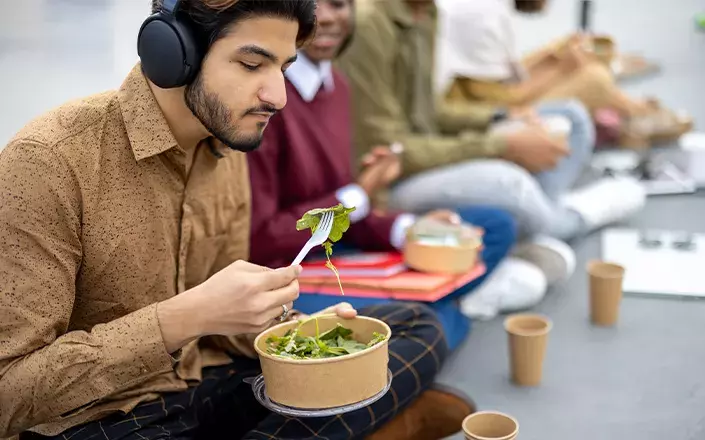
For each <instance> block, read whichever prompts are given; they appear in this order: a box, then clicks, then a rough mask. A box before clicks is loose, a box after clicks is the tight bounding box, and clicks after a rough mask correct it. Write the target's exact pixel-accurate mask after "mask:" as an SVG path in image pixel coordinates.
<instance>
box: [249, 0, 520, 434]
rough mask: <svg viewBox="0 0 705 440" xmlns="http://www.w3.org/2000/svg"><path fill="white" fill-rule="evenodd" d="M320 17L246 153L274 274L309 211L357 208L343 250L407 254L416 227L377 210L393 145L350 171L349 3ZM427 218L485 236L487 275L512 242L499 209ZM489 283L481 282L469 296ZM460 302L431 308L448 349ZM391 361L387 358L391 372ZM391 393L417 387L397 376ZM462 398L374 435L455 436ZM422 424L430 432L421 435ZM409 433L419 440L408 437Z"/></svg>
mask: <svg viewBox="0 0 705 440" xmlns="http://www.w3.org/2000/svg"><path fill="white" fill-rule="evenodd" d="M316 15H317V21H318V30H317V33H316V37H315V39H314V40H313V41H312V42H311V43H310V44H309V45H308V46H306V47H305V49H304V50H302V51H300V52H299V54H298V59H297V61H296V62H295V63H294V64H293V65H292V66H291V67H290V68H289V69H288V70H287V71H286V72H285V77H286V81H285V84H286V94H287V105H286V107H285V108H284V109H283V110H281V111H279V112H278V113H277V114H276V115H274V116H273V117H272V118H271V119H270V122H269V125H268V126H267V128H266V130H265V132H264V137H263V141H262V144H261V146H260V147H259V149H258V150H256V151H254V152H252V153H250V154H248V162H249V166H250V180H251V184H252V185H251V188H252V226H251V246H250V260H251V261H252V262H254V263H257V264H261V265H265V266H270V267H280V266H285V265H288V264H290V263H291V261H292V260H293V259H294V258H295V257H296V255H297V254H298V252H299V251H300V250H301V248H302V247H303V246H304V244H305V243H306V241H307V240H308V238H309V235H307V234H305V233H302V232H299V231H297V230H296V228H295V224H296V221H297V220H298V219H299V218H300V217H301V216H302V215H303V214H304V213H305V212H306V211H308V210H311V209H315V208H325V207H330V206H334V205H336V204H338V203H342V204H343V205H345V206H348V207H350V206H354V207H355V208H356V210H355V211H353V212H352V214H351V223H352V224H351V227H350V229H349V230H348V231H347V232H346V233H345V235H344V236H343V243H344V245H347V246H350V247H354V248H358V249H361V250H365V251H384V250H398V249H401V248H402V247H403V244H404V238H405V232H406V230H407V228H408V227H410V226H411V225H413V223H414V222H415V221H416V220H417V218H416V217H415V216H414V215H412V214H409V213H393V214H392V213H381V212H378V211H376V210H374V209H373V208H372V206H371V205H372V203H371V201H370V199H371V195H372V194H374V193H375V192H376V191H377V190H378V189H381V188H383V187H385V186H386V185H387V184H389V183H390V182H391V181H393V180H394V179H396V178H397V177H398V175H399V171H400V167H399V161H398V158H396V156H395V155H394V154H391V153H390V152H389V151H390V149H389V148H387V147H386V146H383V147H380V148H379V149H378V150H377V151H378V152H379V151H380V150H382V151H387V153H388V154H386V155H387V158H386V159H385V160H381V161H375V163H374V164H373V165H371V166H366V167H364V169H363V170H362V172H361V173H360V174H359V175H358V176H357V177H356V176H355V175H354V172H353V168H354V167H353V163H352V157H353V152H352V150H351V149H352V142H351V141H352V133H351V114H350V96H349V89H348V85H347V81H346V79H345V78H344V76H343V75H342V73H341V72H339V71H338V70H336V69H335V68H333V67H332V65H331V60H332V59H333V58H335V56H336V55H337V54H338V53H339V52H340V51H341V49H342V48H343V47H344V46H345V44H346V41H347V39H348V38H349V36H350V35H351V31H352V24H353V23H352V16H353V14H352V0H319V3H318V9H317V12H316ZM427 216H430V217H434V218H436V219H441V220H445V221H449V222H460V221H461V219H462V220H464V221H466V222H469V223H471V224H473V225H475V226H477V227H478V228H479V229H481V230H482V231H484V244H485V250H484V251H483V260H484V262H485V264H486V266H487V268H488V273H491V272H492V271H493V270H494V268H495V267H496V266H497V264H498V263H499V262H500V261H501V260H502V259H503V258H504V257H505V256H506V255H507V254H508V252H509V250H510V248H511V247H512V245H513V244H514V239H515V229H514V221H513V219H512V218H511V216H510V215H509V214H508V213H506V212H504V211H501V210H498V209H494V208H491V207H469V208H467V209H462V210H460V212H459V213H453V212H449V211H437V212H432V213H429V214H427ZM338 249H340V248H338ZM483 280H484V277H483V278H482V279H479V280H476V281H475V282H474V283H473V284H472V285H471V286H468V288H467V289H465V290H464V292H463V293H465V292H467V291H468V290H472V289H473V288H474V287H476V286H478V285H479V284H480V283H482V282H483ZM456 296H457V295H453V296H451V297H449V298H447V299H445V300H442V301H439V302H437V303H434V304H431V305H430V306H431V307H432V308H433V309H434V310H435V311H436V313H437V314H438V316H439V317H440V319H441V322H442V324H443V327H444V330H445V333H446V338H447V340H448V343H449V346H450V348H454V347H455V346H457V345H458V343H459V342H460V341H461V340H462V339H463V338H464V336H465V335H466V334H467V332H468V322H467V319H466V318H465V317H464V316H462V314H461V313H460V312H459V311H458V307H457V303H456V301H455V299H456ZM345 299H346V301H348V302H349V303H351V304H352V305H353V307H355V308H356V309H358V310H361V312H362V313H364V308H365V307H367V306H371V305H374V304H376V303H378V302H380V301H381V300H375V299H369V298H364V299H363V298H351V297H346V298H345ZM339 301H340V298H339V297H323V296H318V295H302V296H301V297H300V298H299V299H298V300H297V302H296V303H295V307H296V309H297V310H300V311H302V312H304V313H309V312H312V311H314V310H321V309H323V308H325V307H328V306H332V305H334V304H336V303H338V302H339ZM394 362H395V360H394V359H393V357H390V365H391V364H392V363H394ZM441 362H442V360H441ZM415 367H416V368H417V369H418V368H421V367H420V366H418V365H416V366H415ZM412 382H413V381H412ZM393 386H399V387H412V388H413V387H414V385H413V384H412V383H410V382H409V383H404V382H403V381H401V380H400V381H397V378H396V377H395V384H393ZM465 400H466V399H465V398H464V397H462V393H459V392H457V391H454V390H448V389H439V388H438V387H437V386H434V387H432V389H430V390H428V391H426V392H424V393H421V394H420V396H419V397H418V398H417V399H416V400H415V401H414V403H413V404H411V405H410V406H408V407H407V408H406V409H405V410H404V411H403V412H402V413H401V415H400V417H397V418H395V419H393V420H392V421H391V422H389V423H387V424H386V425H385V426H383V427H382V429H381V430H379V431H377V432H376V433H375V434H373V436H372V437H368V438H374V439H376V438H379V439H386V440H393V439H396V438H400V439H401V438H405V439H412V438H413V439H415V438H419V439H421V438H442V437H445V436H447V435H448V432H455V431H456V430H458V429H459V423H460V422H461V421H462V420H461V419H462V418H461V417H458V415H459V414H465V413H466V411H463V410H461V409H460V408H464V407H466V406H467V402H466V401H465ZM422 413H423V414H424V416H423V417H422V416H421V414H422ZM429 414H433V416H429ZM419 424H422V425H424V426H422V427H421V428H419V426H418V425H419ZM429 424H431V425H432V426H428V425H429ZM444 425H445V426H444ZM410 430H411V431H416V432H417V434H418V433H421V436H410V435H409V431H410ZM448 430H450V431H448ZM430 433H432V434H433V435H431V434H430ZM436 434H443V435H436ZM429 435H430V436H429Z"/></svg>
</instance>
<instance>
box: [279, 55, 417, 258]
mask: <svg viewBox="0 0 705 440" xmlns="http://www.w3.org/2000/svg"><path fill="white" fill-rule="evenodd" d="M284 75H285V76H286V79H288V80H289V82H290V83H291V84H292V85H293V86H294V88H295V89H296V91H297V92H299V95H300V96H301V98H302V99H303V100H304V101H306V102H311V101H313V98H315V97H316V94H317V93H318V91H319V90H320V89H321V87H323V88H324V89H325V90H327V91H332V90H334V89H335V81H334V80H333V65H332V63H331V62H330V61H321V62H320V63H318V64H316V63H314V62H312V61H311V60H309V59H308V58H307V57H306V55H304V54H303V53H302V52H299V54H298V58H297V59H296V62H294V64H292V65H291V66H290V67H289V68H288V69H286V73H285V74H284ZM335 196H336V198H337V199H338V201H339V202H340V203H342V204H343V206H345V207H346V208H350V207H353V206H354V207H355V211H353V212H352V213H350V222H351V223H357V222H359V221H361V220H364V219H365V218H366V217H367V216H368V215H370V198H369V196H368V195H367V193H366V192H365V190H363V189H362V187H360V185H358V184H355V183H352V184H350V185H346V186H344V187H342V188H339V189H338V190H337V191H336V193H335ZM415 221H416V216H414V215H412V214H402V215H400V216H398V217H397V219H396V221H395V222H394V225H393V226H392V231H391V237H390V240H391V243H392V245H393V246H394V247H396V248H397V249H400V250H401V249H402V248H403V246H404V242H405V241H406V230H407V229H408V228H409V227H411V225H413V224H414V222H415Z"/></svg>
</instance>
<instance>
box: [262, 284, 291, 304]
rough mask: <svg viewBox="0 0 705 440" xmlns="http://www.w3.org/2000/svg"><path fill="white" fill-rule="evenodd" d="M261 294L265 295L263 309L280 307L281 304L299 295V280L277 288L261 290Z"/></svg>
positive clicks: (287, 302) (289, 301)
mask: <svg viewBox="0 0 705 440" xmlns="http://www.w3.org/2000/svg"><path fill="white" fill-rule="evenodd" d="M262 295H266V305H265V309H276V308H277V307H280V308H281V305H282V304H289V303H293V302H294V301H296V299H297V298H298V297H299V282H298V281H296V280H295V281H292V282H291V283H289V284H287V285H286V286H284V287H280V288H279V289H275V290H270V291H268V292H263V293H262Z"/></svg>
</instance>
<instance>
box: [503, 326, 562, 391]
mask: <svg viewBox="0 0 705 440" xmlns="http://www.w3.org/2000/svg"><path fill="white" fill-rule="evenodd" d="M552 327H553V323H552V322H551V320H550V319H548V318H547V317H545V316H541V315H530V314H517V315H512V316H509V317H508V318H507V319H506V320H505V321H504V328H505V329H506V331H507V335H508V336H509V369H510V375H511V378H512V382H514V383H515V384H517V385H521V386H536V385H539V384H540V383H541V379H542V376H543V361H544V358H545V356H546V344H547V342H548V333H549V332H550V331H551V328H552Z"/></svg>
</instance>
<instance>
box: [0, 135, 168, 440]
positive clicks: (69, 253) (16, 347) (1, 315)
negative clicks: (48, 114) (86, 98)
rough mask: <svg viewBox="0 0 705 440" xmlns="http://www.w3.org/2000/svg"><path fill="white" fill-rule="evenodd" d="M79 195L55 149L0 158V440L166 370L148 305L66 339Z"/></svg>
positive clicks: (153, 308)
mask: <svg viewBox="0 0 705 440" xmlns="http://www.w3.org/2000/svg"><path fill="white" fill-rule="evenodd" d="M81 203H82V200H81V194H80V189H79V186H78V184H77V182H76V179H75V176H74V174H73V171H72V170H71V168H70V167H69V166H68V164H66V163H65V162H64V160H63V159H62V157H61V156H60V154H59V153H56V152H55V150H53V149H51V148H48V147H44V146H42V145H40V144H37V143H32V142H14V143H12V144H10V145H9V146H8V147H7V148H6V149H5V150H4V151H2V153H0V237H2V239H0V438H4V437H9V436H12V435H15V434H18V433H19V432H21V431H23V430H26V429H28V428H30V427H32V426H34V425H37V424H39V423H44V422H48V421H50V420H55V419H57V418H59V417H61V416H63V415H66V414H68V413H70V412H72V411H74V410H76V409H79V408H81V407H84V406H86V405H90V404H92V403H94V402H96V401H98V400H99V399H101V398H104V397H106V396H109V395H111V394H113V393H115V392H118V391H120V390H124V389H127V388H129V387H131V386H133V385H135V384H136V383H139V382H141V381H144V380H145V379H146V378H149V377H152V376H155V375H158V374H161V373H163V372H165V371H169V370H171V369H172V368H173V365H174V363H175V359H174V358H173V357H172V356H171V355H170V354H169V353H168V352H167V350H166V348H165V342H164V340H163V337H162V332H161V329H160V325H159V320H158V318H157V305H156V304H152V305H149V306H147V307H145V308H143V309H140V310H137V311H135V312H134V313H131V314H128V315H126V316H123V317H121V318H119V319H116V320H114V321H111V322H108V323H105V324H99V325H96V326H94V327H93V328H92V329H91V330H90V331H83V330H81V331H67V330H68V326H69V320H70V318H71V313H72V310H73V305H74V301H75V282H76V279H75V278H76V274H77V273H78V270H79V267H80V265H81V254H82V249H81V239H80V237H81Z"/></svg>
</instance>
